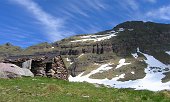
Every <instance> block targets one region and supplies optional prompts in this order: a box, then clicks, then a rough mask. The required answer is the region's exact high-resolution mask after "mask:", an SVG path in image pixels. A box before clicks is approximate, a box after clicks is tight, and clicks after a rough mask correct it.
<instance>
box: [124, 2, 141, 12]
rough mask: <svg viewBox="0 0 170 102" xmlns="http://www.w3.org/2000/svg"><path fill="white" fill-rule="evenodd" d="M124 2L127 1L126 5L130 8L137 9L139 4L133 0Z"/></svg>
mask: <svg viewBox="0 0 170 102" xmlns="http://www.w3.org/2000/svg"><path fill="white" fill-rule="evenodd" d="M126 3H127V4H128V6H129V7H130V8H132V9H133V10H137V9H139V4H138V3H137V2H136V1H135V0H126Z"/></svg>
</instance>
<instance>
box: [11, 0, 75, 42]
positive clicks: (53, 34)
mask: <svg viewBox="0 0 170 102" xmlns="http://www.w3.org/2000/svg"><path fill="white" fill-rule="evenodd" d="M12 1H13V2H15V3H17V4H19V5H21V6H23V7H24V8H25V9H27V10H28V11H29V12H30V13H31V14H32V16H33V17H34V18H35V19H37V20H38V21H39V22H40V24H41V25H42V26H43V27H44V30H45V33H46V34H47V36H48V37H49V40H50V41H55V40H59V39H61V38H63V37H64V36H65V34H69V33H72V32H67V31H65V30H63V29H64V23H65V21H64V20H63V19H61V18H57V17H54V16H52V15H51V14H49V13H47V12H45V11H44V10H43V9H42V8H41V7H40V6H39V5H38V4H37V3H36V2H34V1H33V0H12Z"/></svg>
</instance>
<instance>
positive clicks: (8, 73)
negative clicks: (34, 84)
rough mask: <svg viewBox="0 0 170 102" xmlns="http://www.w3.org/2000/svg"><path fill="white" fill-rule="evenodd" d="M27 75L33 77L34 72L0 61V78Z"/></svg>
mask: <svg viewBox="0 0 170 102" xmlns="http://www.w3.org/2000/svg"><path fill="white" fill-rule="evenodd" d="M22 76H28V77H33V76H34V74H33V73H32V72H31V71H30V70H29V69H26V68H20V67H18V66H16V65H14V64H9V63H0V78H16V77H22Z"/></svg>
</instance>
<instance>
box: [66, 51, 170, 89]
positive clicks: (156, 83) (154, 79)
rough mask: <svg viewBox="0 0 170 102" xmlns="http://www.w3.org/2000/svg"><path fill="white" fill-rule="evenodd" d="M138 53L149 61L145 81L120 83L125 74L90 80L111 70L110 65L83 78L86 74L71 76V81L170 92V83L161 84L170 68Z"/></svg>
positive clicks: (122, 60)
mask: <svg viewBox="0 0 170 102" xmlns="http://www.w3.org/2000/svg"><path fill="white" fill-rule="evenodd" d="M137 51H138V52H139V53H141V54H143V55H144V56H145V57H146V58H147V60H144V61H145V63H147V68H145V73H146V76H145V77H144V78H143V79H137V80H129V81H124V82H121V81H118V79H120V78H124V76H125V74H121V75H119V76H116V77H114V78H112V79H111V80H109V79H107V78H105V79H91V78H89V76H90V75H92V74H95V73H98V72H100V71H101V70H109V69H111V67H109V66H108V64H105V65H102V66H101V67H99V68H98V69H96V70H94V71H92V72H91V73H89V74H87V75H85V76H82V75H83V73H84V72H83V73H81V74H79V75H78V76H76V77H72V76H70V77H69V81H73V82H83V81H86V82H89V83H97V84H104V85H109V86H111V87H115V88H134V89H136V90H143V89H147V90H151V91H160V90H164V89H167V90H170V82H166V83H162V82H161V79H162V78H164V77H165V75H164V74H163V73H165V72H168V71H166V70H164V69H165V68H168V69H170V66H169V65H165V64H163V63H162V62H160V61H158V60H157V59H155V58H154V57H153V56H151V55H148V54H145V53H142V52H140V50H139V48H138V49H137ZM119 63H120V64H119V66H120V65H122V63H123V64H124V63H125V59H121V60H120V61H119ZM153 67H155V68H158V69H159V68H160V69H162V70H161V71H156V72H155V71H154V70H153V69H155V68H153ZM131 73H132V74H133V72H131Z"/></svg>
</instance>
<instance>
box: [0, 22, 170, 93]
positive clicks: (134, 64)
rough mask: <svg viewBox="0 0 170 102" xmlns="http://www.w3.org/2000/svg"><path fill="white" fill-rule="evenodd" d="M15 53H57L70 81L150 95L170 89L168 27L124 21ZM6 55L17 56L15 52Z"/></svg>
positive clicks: (169, 25)
mask: <svg viewBox="0 0 170 102" xmlns="http://www.w3.org/2000/svg"><path fill="white" fill-rule="evenodd" d="M2 48H3V49H4V48H6V47H4V46H3V47H2ZM2 48H1V49H2ZM1 49H0V50H1ZM7 49H8V47H7ZM4 51H5V50H4ZM18 51H19V52H20V53H19V54H20V55H23V54H37V53H46V52H58V53H60V54H61V55H62V58H63V59H64V62H65V65H66V67H67V68H68V70H69V73H70V77H69V80H70V81H78V82H83V81H87V82H89V83H98V84H105V85H110V86H112V87H116V88H135V89H148V90H153V91H157V90H164V89H170V24H160V23H154V22H143V21H127V22H124V23H121V24H119V25H117V26H115V27H114V28H113V29H110V30H106V31H102V32H98V33H94V34H81V35H76V36H72V37H69V38H65V39H62V40H61V41H57V42H54V43H51V44H49V43H41V44H38V45H34V46H31V47H28V48H26V49H18ZM0 52H1V51H0ZM5 53H6V56H7V55H16V54H18V52H16V51H14V49H12V51H11V50H10V51H9V50H6V51H5Z"/></svg>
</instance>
